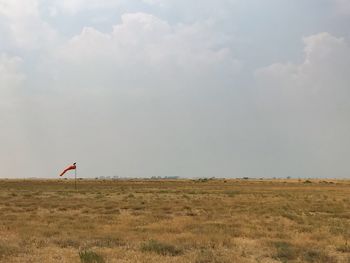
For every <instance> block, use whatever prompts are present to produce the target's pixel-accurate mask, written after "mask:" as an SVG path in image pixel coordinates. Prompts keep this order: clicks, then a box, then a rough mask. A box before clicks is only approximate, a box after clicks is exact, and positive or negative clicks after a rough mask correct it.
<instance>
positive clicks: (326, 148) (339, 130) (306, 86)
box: [255, 33, 350, 177]
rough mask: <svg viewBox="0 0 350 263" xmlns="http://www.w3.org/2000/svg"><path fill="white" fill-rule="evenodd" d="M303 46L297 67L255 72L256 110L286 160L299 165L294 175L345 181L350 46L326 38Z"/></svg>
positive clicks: (309, 39)
mask: <svg viewBox="0 0 350 263" xmlns="http://www.w3.org/2000/svg"><path fill="white" fill-rule="evenodd" d="M303 41H304V45H305V48H304V54H305V56H304V61H303V62H302V63H300V64H295V63H285V64H283V63H277V64H273V65H270V66H268V67H265V68H262V69H259V70H257V71H256V73H255V78H256V80H257V85H258V87H259V89H258V93H259V99H258V101H259V107H260V110H261V112H262V116H265V117H266V122H267V123H270V124H271V128H270V131H269V132H270V134H275V135H277V134H278V135H279V136H281V135H283V137H282V138H283V140H284V141H283V144H284V146H285V149H284V151H285V154H286V156H289V155H290V154H292V158H294V159H295V160H294V161H295V162H296V163H299V167H298V168H295V170H296V171H298V170H299V169H300V168H301V170H303V171H304V173H305V171H306V172H309V175H311V174H312V175H314V176H328V177H331V176H345V175H346V170H347V169H346V163H347V161H346V158H345V156H346V155H348V154H349V150H348V149H349V147H350V144H349V140H348V139H347V137H348V135H347V134H348V132H349V130H350V125H349V122H348V116H349V114H350V106H349V103H348V99H349V97H350V89H349V86H348V83H349V82H350V45H349V43H347V42H346V41H345V40H344V39H342V38H337V37H335V36H332V35H331V34H329V33H320V34H316V35H312V36H309V37H306V38H304V40H303ZM283 144H282V145H283ZM298 154H299V155H298ZM320 163H322V165H321V166H322V170H320V169H319V168H318V166H319V165H320ZM300 172H301V171H300ZM306 174H307V173H306Z"/></svg>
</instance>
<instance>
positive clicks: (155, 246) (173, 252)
mask: <svg viewBox="0 0 350 263" xmlns="http://www.w3.org/2000/svg"><path fill="white" fill-rule="evenodd" d="M141 251H142V252H154V253H157V254H159V255H163V256H178V255H180V254H182V253H183V251H182V249H180V248H177V247H175V246H173V245H170V244H165V243H161V242H159V241H156V240H149V241H148V242H146V243H144V244H142V246H141Z"/></svg>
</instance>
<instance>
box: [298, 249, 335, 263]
mask: <svg viewBox="0 0 350 263" xmlns="http://www.w3.org/2000/svg"><path fill="white" fill-rule="evenodd" d="M303 259H304V261H305V262H327V263H336V262H338V261H337V259H336V258H334V257H332V256H329V255H327V254H326V253H325V252H324V251H322V250H319V249H309V250H307V251H306V252H305V253H304V255H303Z"/></svg>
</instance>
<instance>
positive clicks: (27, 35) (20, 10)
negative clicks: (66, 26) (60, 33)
mask: <svg viewBox="0 0 350 263" xmlns="http://www.w3.org/2000/svg"><path fill="white" fill-rule="evenodd" d="M0 21H1V25H0V32H2V33H3V39H2V41H7V42H9V46H15V47H17V48H21V49H24V50H33V49H34V50H38V49H41V48H43V47H44V46H46V45H48V44H51V43H53V42H55V41H56V38H57V34H56V32H55V30H54V29H52V27H51V26H50V25H49V24H48V23H46V22H45V21H43V20H42V19H41V17H40V12H39V2H38V0H28V1H25V2H23V1H20V0H13V1H6V0H0Z"/></svg>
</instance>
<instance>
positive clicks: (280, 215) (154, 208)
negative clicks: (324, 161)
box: [0, 180, 350, 263]
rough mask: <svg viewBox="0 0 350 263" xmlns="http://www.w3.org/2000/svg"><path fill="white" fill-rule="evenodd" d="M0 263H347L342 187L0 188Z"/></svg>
mask: <svg viewBox="0 0 350 263" xmlns="http://www.w3.org/2000/svg"><path fill="white" fill-rule="evenodd" d="M0 261H1V262H194V263H205V262H218V263H219V262H224V263H225V262H346V263H349V262H350V181H345V180H344V181H321V180H312V181H310V182H308V181H305V180H254V181H250V180H249V181H248V180H208V181H206V180H176V181H169V180H168V181H150V180H130V181H97V180H96V181H95V180H91V181H87V180H84V181H79V182H78V190H77V191H75V190H74V183H73V181H70V180H60V181H58V180H57V181H54V180H0Z"/></svg>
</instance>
